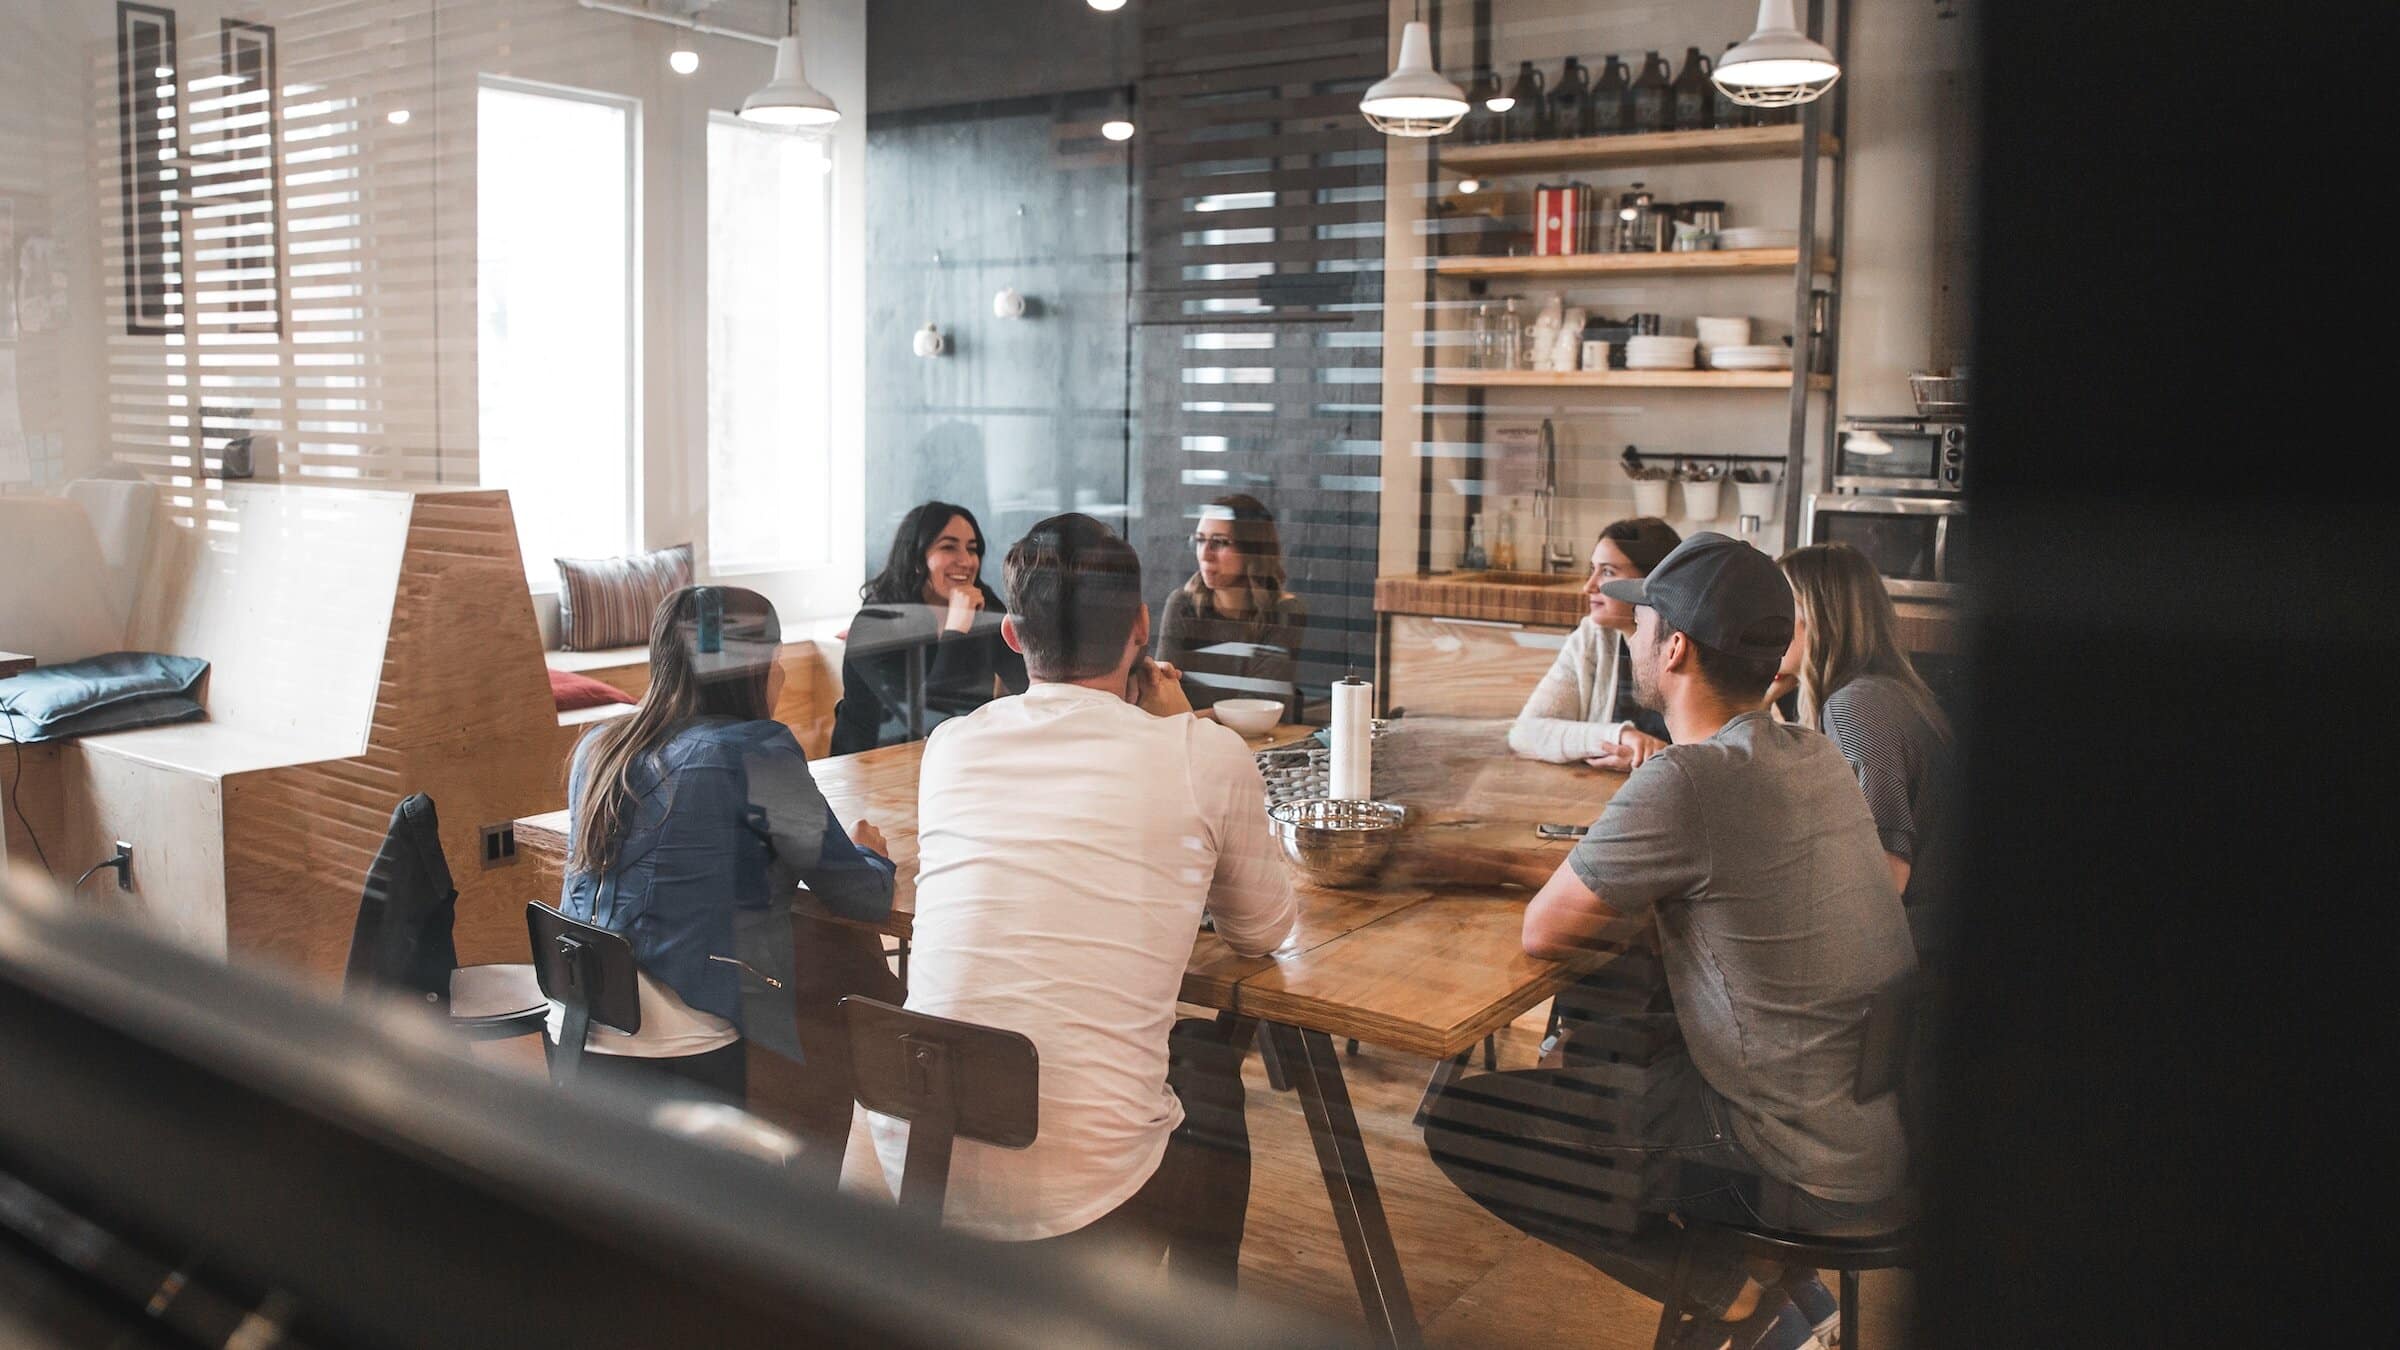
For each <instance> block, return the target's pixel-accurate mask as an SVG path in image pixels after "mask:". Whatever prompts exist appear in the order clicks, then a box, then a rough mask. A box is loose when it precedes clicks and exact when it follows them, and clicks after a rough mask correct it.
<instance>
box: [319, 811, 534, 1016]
mask: <svg viewBox="0 0 2400 1350" xmlns="http://www.w3.org/2000/svg"><path fill="white" fill-rule="evenodd" d="M457 904H458V888H457V887H456V886H455V885H453V884H452V883H451V877H450V863H449V860H448V859H446V858H444V857H443V856H442V839H441V820H440V817H439V815H438V814H437V813H436V812H435V810H434V805H433V799H432V798H431V797H428V796H426V795H425V794H424V793H422V792H419V793H414V794H412V795H410V796H408V797H406V798H403V799H402V800H401V802H400V804H399V805H398V806H396V807H393V808H392V818H391V822H390V823H389V824H388V825H387V826H386V827H385V828H384V835H383V846H382V847H381V848H380V849H378V850H376V853H375V861H374V863H373V864H372V865H370V866H369V867H368V869H367V881H366V885H365V886H364V887H362V888H361V889H360V892H359V897H358V921H357V923H356V925H355V926H354V927H353V928H352V929H351V933H350V957H349V960H348V961H347V963H346V964H345V966H344V969H343V986H342V987H343V989H344V991H345V992H347V993H351V994H355V993H358V992H360V991H362V990H398V991H401V992H404V993H409V994H415V995H417V996H419V997H422V998H423V999H424V1000H425V1001H426V1002H427V1003H430V1004H433V1005H434V1006H436V1007H439V1008H442V1009H444V1010H445V1011H446V1012H447V1013H448V1016H449V1019H450V1026H451V1029H452V1030H454V1031H457V1032H458V1033H459V1034H461V1035H463V1036H465V1037H467V1038H468V1039H469V1040H477V1041H496V1040H507V1039H509V1038H511V1037H516V1036H532V1035H536V1034H539V1033H540V1031H541V1030H542V1023H543V1020H544V1019H545V1018H546V1017H547V1016H548V1013H549V1004H548V1003H547V1002H545V1001H544V1000H543V998H542V990H541V986H540V984H539V983H538V982H537V981H536V979H535V977H534V970H533V967H532V966H530V965H525V964H514V965H483V966H465V967H462V966H460V965H459V964H458V954H457V948H456V947H455V946H454V945H453V943H452V941H451V929H452V926H453V925H454V923H455V922H456V919H457V914H458V911H457Z"/></svg>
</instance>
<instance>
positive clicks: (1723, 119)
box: [1709, 42, 1750, 127]
mask: <svg viewBox="0 0 2400 1350" xmlns="http://www.w3.org/2000/svg"><path fill="white" fill-rule="evenodd" d="M1740 45H1742V44H1740V43H1738V42H1728V43H1726V44H1725V50H1727V51H1732V50H1733V49H1734V48H1736V47H1738V46H1740ZM1717 59H1718V60H1720V61H1722V60H1723V59H1724V58H1723V57H1719V58H1717ZM1709 86H1710V88H1711V90H1712V91H1713V92H1714V94H1715V97H1714V98H1713V99H1712V100H1711V101H1710V103H1711V106H1710V110H1709V122H1710V123H1711V124H1712V125H1714V126H1717V127H1746V126H1749V125H1750V110H1749V109H1748V108H1745V107H1743V106H1742V105H1741V104H1739V103H1736V102H1734V101H1733V99H1732V98H1731V97H1730V96H1728V95H1727V94H1726V92H1725V91H1724V90H1722V89H1717V88H1716V81H1714V80H1711V81H1709Z"/></svg>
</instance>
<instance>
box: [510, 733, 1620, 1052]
mask: <svg viewBox="0 0 2400 1350" xmlns="http://www.w3.org/2000/svg"><path fill="white" fill-rule="evenodd" d="M1302 734H1305V729H1304V728H1279V729H1278V733H1276V734H1274V735H1271V736H1270V737H1267V738H1260V739H1254V740H1253V741H1252V742H1251V744H1252V746H1253V747H1254V748H1261V749H1263V748H1268V747H1270V746H1273V745H1278V744H1284V743H1288V742H1289V741H1291V740H1294V739H1296V738H1297V737H1298V736H1300V735H1302ZM1507 737H1508V724H1507V723H1506V722H1502V721H1464V720H1453V719H1440V718H1424V719H1406V718H1404V719H1401V720H1398V721H1395V722H1393V723H1392V724H1391V729H1390V730H1389V731H1388V732H1387V733H1386V735H1385V736H1384V737H1383V739H1382V741H1381V742H1380V743H1379V744H1378V746H1377V749H1376V757H1375V772H1376V781H1375V789H1376V796H1377V797H1378V798H1380V799H1382V800H1385V801H1397V802H1400V803H1402V804H1404V805H1406V806H1408V807H1409V808H1410V818H1409V828H1411V829H1412V830H1425V831H1430V832H1433V833H1435V834H1437V835H1441V836H1448V837H1453V838H1455V839H1457V840H1458V841H1460V842H1462V843H1472V844H1477V845H1486V846H1501V847H1507V848H1512V849H1523V850H1525V851H1526V852H1527V853H1529V854H1534V855H1538V856H1541V857H1544V858H1547V859H1552V860H1555V859H1559V858H1563V857H1565V856H1566V850H1567V846H1566V845H1565V844H1562V843H1553V842H1547V841H1543V840H1540V839H1538V838H1537V837H1536V836H1535V833H1534V830H1535V827H1536V826H1537V825H1539V824H1542V823H1543V822H1546V821H1556V822H1561V823H1568V824H1576V825H1588V824H1590V823H1591V822H1592V821H1593V820H1594V819H1595V818H1597V817H1598V816H1599V814H1600V811H1601V808H1602V807H1604V806H1606V805H1607V803H1608V799H1609V798H1610V797H1611V796H1613V795H1615V793H1616V790H1617V788H1618V787H1619V786H1620V785H1622V784H1623V783H1624V781H1625V776H1624V775H1623V774H1619V773H1609V772H1604V771H1601V770H1597V769H1590V768H1586V767H1584V766H1581V765H1557V764H1542V763H1537V762H1534V761H1531V760H1524V759H1519V758H1516V757H1515V756H1513V755H1511V754H1510V753H1509V749H1508V740H1507ZM923 755H924V744H923V743H922V742H916V743H912V744H908V745H895V746H886V747H884V748H882V749H878V750H869V751H865V752H863V753H861V754H855V755H842V756H837V757H834V758H830V759H822V760H818V761H816V762H814V763H812V764H811V765H810V766H809V769H810V771H811V772H812V773H813V774H814V775H815V777H816V781H817V786H818V787H819V788H820V789H821V790H822V791H823V792H824V794H825V799H826V800H827V801H828V802H829V803H831V804H832V806H833V810H834V814H835V815H837V816H839V817H840V818H841V819H842V821H843V822H845V823H856V822H857V821H858V820H860V819H862V818H863V819H865V820H868V821H871V822H873V823H874V825H875V826H876V827H877V828H878V829H880V830H882V831H883V834H884V838H885V840H886V842H887V843H888V844H889V846H890V852H891V857H892V861H893V862H894V863H895V864H896V865H897V867H898V878H897V884H896V887H895V890H894V895H893V904H892V913H891V917H890V918H889V919H887V920H885V921H884V922H882V923H880V924H876V925H874V927H875V928H876V930H877V931H880V932H883V933H886V934H889V935H892V936H896V937H902V938H905V937H907V936H909V934H910V932H911V930H912V927H913V919H914V916H915V912H916V874H917V767H918V763H919V761H920V760H921V759H922V758H923ZM516 836H517V849H518V853H519V855H520V856H521V857H524V858H526V859H528V860H529V861H531V862H532V863H533V865H534V866H535V868H536V869H537V874H538V877H539V880H538V881H537V882H536V883H535V884H537V885H539V886H542V887H544V888H545V889H544V892H543V893H544V895H545V896H550V895H556V894H557V889H558V878H559V875H560V870H561V864H562V862H563V860H564V857H565V854H566V844H567V820H566V813H565V812H563V811H554V812H550V813H547V814H545V815H539V816H529V817H526V818H525V819H522V820H519V821H518V822H516ZM1294 880H1295V882H1297V881H1298V878H1297V877H1295V878H1294ZM1296 890H1297V892H1298V895H1299V900H1300V917H1299V924H1298V926H1297V928H1296V930H1295V931H1294V933H1293V935H1292V937H1291V939H1290V940H1289V941H1287V942H1286V943H1285V944H1284V945H1283V946H1282V947H1281V948H1280V949H1278V950H1277V951H1276V952H1275V953H1274V954H1272V955H1270V956H1263V957H1244V956H1238V955H1236V954H1235V953H1234V952H1233V950H1232V949H1231V948H1229V947H1227V946H1226V945H1225V943H1224V942H1223V941H1222V940H1221V939H1219V938H1218V937H1217V936H1216V934H1214V933H1208V932H1203V933H1200V934H1199V935H1198V940H1197V941H1196V942H1195V943H1194V944H1193V948H1192V959H1191V964H1190V966H1189V967H1188V968H1187V969H1186V971H1185V973H1184V980H1183V998H1184V1001H1186V1002H1188V1003H1195V1004H1199V1005H1201V1006H1203V1007H1209V1008H1217V1009H1222V1010H1230V1011H1234V1012H1238V1013H1241V1014H1244V1015H1246V1016H1252V1017H1257V1018H1260V1019H1262V1020H1266V1021H1272V1022H1282V1023H1286V1024H1289V1025H1292V1026H1297V1027H1302V1028H1305V1029H1308V1030H1313V1031H1322V1032H1325V1033H1326V1034H1328V1035H1330V1036H1336V1037H1351V1038H1356V1039H1358V1040H1361V1041H1365V1042H1367V1043H1369V1044H1373V1045H1380V1046H1384V1047H1387V1048H1390V1049H1394V1050H1401V1051H1406V1052H1409V1053H1414V1054H1420V1055H1424V1056H1426V1057H1427V1058H1431V1059H1447V1058H1449V1057H1451V1056H1454V1055H1456V1054H1458V1053H1459V1052H1460V1051H1462V1050H1465V1049H1467V1048H1469V1047H1471V1046H1473V1045H1475V1044H1476V1043H1477V1042H1478V1041H1480V1040H1482V1039H1483V1037H1484V1035H1485V1034H1486V1033H1487V1032H1490V1031H1492V1030H1494V1029H1496V1028H1498V1027H1500V1026H1502V1025H1504V1024H1506V1023H1507V1022H1509V1021H1510V1020H1512V1019H1514V1018H1515V1017H1516V1016H1518V1015H1519V1014H1521V1013H1523V1012H1524V1011H1525V1010H1526V1009H1528V1008H1531V1007H1532V1006H1534V1005H1535V1004H1537V1003H1539V1002H1541V1001H1542V1000H1543V999H1545V998H1548V997H1549V996H1550V995H1551V994H1553V993H1555V992H1557V990H1558V989H1560V988H1561V987H1563V986H1565V985H1566V984H1568V983H1570V982H1571V981H1572V980H1574V978H1575V977H1576V976H1577V975H1578V974H1579V973H1581V971H1582V970H1584V969H1586V968H1588V966H1589V965H1590V964H1592V963H1594V962H1596V961H1599V960H1602V959H1605V958H1604V957H1603V956H1600V955H1597V954H1596V955H1594V956H1591V957H1588V958H1584V959H1583V960H1580V961H1577V962H1571V963H1561V962H1554V961H1545V960H1539V959H1537V958H1534V957H1531V956H1527V955H1526V954H1525V951H1524V947H1523V945H1522V943H1521V941H1520V937H1519V934H1520V930H1521V929H1522V927H1523V923H1524V915H1525V902H1526V900H1527V899H1528V898H1529V895H1528V893H1527V892H1526V891H1524V890H1522V889H1517V888H1508V887H1489V888H1478V887H1462V886H1451V885H1442V886H1438V887H1435V886H1428V885H1425V884H1422V883H1417V882H1411V881H1407V880H1393V881H1382V882H1377V883H1374V884H1370V885H1366V886H1360V887H1352V888H1347V889H1335V888H1331V887H1323V886H1315V885H1310V884H1307V883H1299V884H1298V885H1297V886H1296Z"/></svg>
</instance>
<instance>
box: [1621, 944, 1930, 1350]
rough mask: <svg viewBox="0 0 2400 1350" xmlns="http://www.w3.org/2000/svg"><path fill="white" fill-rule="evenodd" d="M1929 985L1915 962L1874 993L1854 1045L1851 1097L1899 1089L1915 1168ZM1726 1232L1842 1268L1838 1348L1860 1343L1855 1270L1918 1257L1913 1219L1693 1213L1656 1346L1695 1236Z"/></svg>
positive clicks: (1782, 1253)
mask: <svg viewBox="0 0 2400 1350" xmlns="http://www.w3.org/2000/svg"><path fill="white" fill-rule="evenodd" d="M1929 989H1930V985H1929V979H1928V977H1927V976H1926V974H1925V972H1924V971H1923V970H1922V969H1921V968H1920V969H1918V970H1913V971H1910V972H1909V973H1908V974H1906V975H1903V976H1901V977H1900V978H1898V979H1896V980H1894V981H1892V982H1891V983H1890V984H1888V985H1886V986H1884V987H1883V989H1881V990H1880V991H1878V992H1877V993H1876V995H1875V1001H1874V1003H1873V1005H1872V1006H1871V1007H1870V1008H1869V1009H1868V1012H1867V1026H1866V1034H1865V1036H1864V1038H1863V1040H1862V1044H1861V1045H1860V1047H1859V1056H1858V1077H1857V1079H1856V1080H1855V1082H1854V1084H1853V1086H1852V1089H1851V1095H1852V1097H1853V1099H1854V1100H1857V1101H1861V1102H1869V1101H1873V1100H1875V1099H1876V1098H1878V1097H1882V1096H1884V1095H1885V1094H1887V1093H1893V1092H1897V1093H1899V1094H1900V1095H1901V1102H1900V1121H1901V1128H1902V1130H1903V1131H1904V1133H1905V1134H1906V1135H1907V1137H1908V1142H1909V1163H1910V1170H1911V1172H1915V1171H1917V1170H1918V1162H1919V1160H1920V1159H1921V1158H1922V1156H1923V1155H1922V1153H1921V1151H1920V1149H1919V1147H1918V1144H1919V1141H1920V1140H1921V1139H1922V1137H1923V1131H1922V1130H1921V1129H1919V1128H1917V1121H1916V1117H1915V1113H1914V1112H1913V1111H1912V1109H1911V1108H1912V1106H1913V1105H1914V1104H1915V1103H1914V1101H1913V1100H1912V1099H1914V1098H1918V1097H1921V1096H1922V1092H1921V1090H1920V1089H1919V1088H1917V1087H1916V1086H1915V1084H1916V1080H1918V1079H1919V1078H1921V1077H1922V1075H1921V1074H1920V1073H1919V1072H1918V1067H1919V1065H1920V1064H1921V1063H1922V1058H1921V1057H1922V1055H1923V1053H1924V1035H1923V1009H1924V1006H1925V1003H1926V1001H1927V999H1928V995H1929ZM1727 1234H1730V1235H1731V1236H1732V1237H1733V1238H1734V1239H1735V1240H1736V1241H1738V1242H1739V1243H1740V1244H1741V1247H1742V1249H1743V1250H1744V1251H1746V1252H1748V1253H1750V1254H1751V1255H1754V1256H1758V1257H1762V1258H1764V1259H1767V1260H1770V1261H1775V1262H1778V1263H1780V1264H1782V1265H1784V1266H1787V1267H1788V1266H1798V1267H1801V1268H1803V1269H1808V1270H1833V1271H1839V1272H1840V1273H1841V1286H1842V1288H1841V1299H1842V1313H1841V1316H1842V1324H1841V1350H1862V1347H1861V1346H1860V1345H1859V1340H1858V1276H1859V1272H1861V1271H1867V1270H1890V1269H1893V1268H1895V1267H1909V1266H1913V1265H1915V1264H1916V1234H1915V1229H1914V1226H1913V1225H1911V1224H1900V1225H1897V1226H1895V1227H1891V1228H1886V1229H1879V1230H1874V1231H1846V1232H1841V1233H1804V1232H1794V1231H1791V1230H1788V1229H1778V1228H1768V1227H1764V1226H1744V1225H1730V1224H1714V1223H1705V1222H1699V1221H1692V1222H1689V1223H1687V1224H1686V1225H1685V1237H1684V1244H1683V1251H1682V1254H1681V1255H1680V1256H1678V1257H1677V1258H1676V1261H1675V1275H1674V1278H1673V1279H1672V1280H1671V1281H1670V1282H1669V1285H1668V1290H1667V1298H1666V1301H1665V1303H1664V1305H1663V1306H1661V1308H1660V1309H1659V1316H1658V1337H1657V1339H1656V1340H1655V1341H1654V1342H1653V1346H1654V1350H1667V1346H1668V1345H1669V1343H1671V1342H1672V1341H1673V1340H1674V1336H1675V1330H1676V1327H1677V1325H1678V1324H1679V1323H1680V1322H1681V1321H1682V1319H1683V1316H1684V1314H1685V1312H1686V1311H1687V1309H1686V1307H1685V1304H1686V1302H1687V1300H1688V1298H1689V1291H1690V1285H1689V1281H1690V1277H1691V1265H1692V1255H1693V1253H1694V1252H1695V1251H1697V1250H1698V1249H1699V1246H1700V1244H1701V1243H1703V1242H1706V1241H1709V1240H1710V1239H1711V1238H1712V1237H1720V1236H1722V1235H1727Z"/></svg>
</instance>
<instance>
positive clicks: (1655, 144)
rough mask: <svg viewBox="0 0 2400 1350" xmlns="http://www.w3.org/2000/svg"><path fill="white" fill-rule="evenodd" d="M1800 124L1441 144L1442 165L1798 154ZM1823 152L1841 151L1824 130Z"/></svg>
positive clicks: (1521, 166) (1544, 165) (1500, 167)
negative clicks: (1567, 138) (1720, 129)
mask: <svg viewBox="0 0 2400 1350" xmlns="http://www.w3.org/2000/svg"><path fill="white" fill-rule="evenodd" d="M1801 130H1802V128H1801V127H1800V125H1799V124H1798V123H1796V122H1795V123H1792V124H1789V125H1786V126H1774V127H1734V128H1731V129H1729V130H1725V131H1647V132H1641V133H1638V134H1635V135H1630V136H1586V137H1580V138H1577V139H1575V140H1566V141H1515V142H1506V143H1502V144H1499V145H1463V144H1461V145H1444V146H1442V147H1441V151H1440V154H1441V165H1442V167H1443V168H1444V169H1446V170H1452V171H1455V170H1459V169H1474V170H1476V171H1478V172H1481V173H1494V174H1501V173H1533V172H1538V171H1540V170H1543V169H1604V168H1610V167H1614V166H1617V165H1633V164H1701V163H1709V162H1714V161H1722V160H1735V159H1780V158H1784V157H1786V156H1793V155H1798V154H1799V153H1800V133H1801ZM1819 146H1820V147H1821V149H1822V152H1823V153H1825V154H1827V155H1834V154H1839V153H1840V152H1841V147H1840V144H1839V143H1838V142H1837V141H1835V139H1834V138H1833V137H1832V136H1830V135H1828V136H1825V137H1823V138H1822V140H1820V141H1819Z"/></svg>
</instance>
